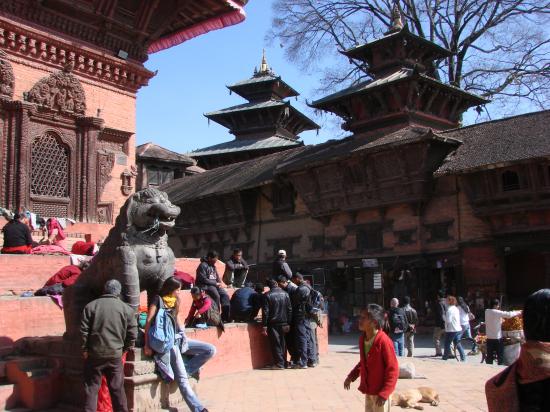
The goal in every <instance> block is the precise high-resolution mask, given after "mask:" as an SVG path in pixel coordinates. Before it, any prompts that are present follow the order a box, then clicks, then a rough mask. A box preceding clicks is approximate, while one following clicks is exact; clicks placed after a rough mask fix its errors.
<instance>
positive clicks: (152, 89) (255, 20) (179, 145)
mask: <svg viewBox="0 0 550 412" xmlns="http://www.w3.org/2000/svg"><path fill="white" fill-rule="evenodd" d="M270 3H271V1H266V0H262V1H251V2H249V4H248V5H247V6H246V13H247V18H246V20H245V21H244V22H243V23H240V24H238V25H235V26H232V27H227V28H225V29H222V30H217V31H213V32H210V33H207V34H206V35H203V36H200V37H197V38H194V39H192V40H190V41H188V42H185V43H183V44H180V45H179V46H176V47H172V48H171V49H168V50H164V51H161V52H158V53H155V54H152V55H150V57H149V60H148V61H147V62H146V64H145V65H146V67H147V68H148V69H149V70H153V71H154V70H158V74H157V75H156V76H155V77H154V78H153V79H152V80H151V81H150V83H149V86H146V87H143V88H142V89H141V90H140V91H139V93H138V100H137V142H138V144H142V143H145V142H149V141H152V142H154V143H157V144H159V145H161V146H164V147H166V148H167V149H170V150H174V151H177V152H180V153H185V152H188V151H191V150H194V149H198V148H202V147H206V146H210V145H213V144H217V143H222V142H226V141H229V140H232V139H233V135H231V134H230V133H229V132H228V131H227V129H225V128H224V127H222V126H220V125H218V124H217V123H214V122H210V125H209V124H208V119H206V117H204V116H203V113H206V112H210V111H214V110H218V109H222V108H225V107H228V106H234V105H237V104H241V103H244V102H245V100H244V99H242V98H241V97H240V96H237V95H235V94H233V95H229V90H228V89H227V88H226V87H225V86H226V85H228V84H231V83H234V82H237V81H239V80H243V79H246V78H249V77H250V76H252V74H253V71H254V67H255V66H259V65H260V62H261V58H262V49H263V48H265V49H266V56H267V59H268V63H269V64H270V65H271V67H272V68H273V69H274V71H275V72H276V73H277V74H278V75H281V76H282V78H283V80H285V81H286V82H287V83H289V84H290V85H291V86H293V87H294V88H295V89H296V90H297V91H298V92H300V93H301V95H300V96H299V97H298V101H295V100H294V99H292V104H293V105H294V106H295V107H296V108H298V110H301V111H302V112H304V113H306V114H308V115H310V116H313V115H314V114H313V112H312V111H311V110H310V109H309V108H308V107H307V106H306V104H305V100H306V99H307V100H308V101H311V100H314V99H317V98H319V97H321V96H318V95H316V96H314V95H312V90H313V89H315V87H316V86H317V84H318V81H319V79H318V78H317V77H315V75H308V74H304V73H301V72H300V71H298V69H297V68H296V67H295V66H293V65H292V64H290V63H288V62H287V61H285V59H284V57H283V49H282V48H281V47H280V46H279V45H274V46H269V45H268V44H267V43H266V41H265V35H266V32H267V30H268V29H269V27H270V25H271V7H270V6H269V4H270ZM316 120H319V119H316ZM319 121H320V120H319ZM333 135H334V134H332V135H331V134H330V132H329V131H328V130H327V131H320V133H319V136H317V134H316V132H315V131H313V132H305V133H303V134H302V135H301V136H302V137H303V140H304V142H306V143H308V144H314V143H321V142H323V141H325V140H327V139H328V138H331V137H333Z"/></svg>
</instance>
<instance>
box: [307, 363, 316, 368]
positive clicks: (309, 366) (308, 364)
mask: <svg viewBox="0 0 550 412" xmlns="http://www.w3.org/2000/svg"><path fill="white" fill-rule="evenodd" d="M316 366H317V362H308V363H307V367H308V368H314V367H316Z"/></svg>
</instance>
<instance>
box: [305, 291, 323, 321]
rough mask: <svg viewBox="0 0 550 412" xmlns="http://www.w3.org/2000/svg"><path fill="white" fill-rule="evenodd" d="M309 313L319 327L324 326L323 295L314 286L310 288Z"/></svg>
mask: <svg viewBox="0 0 550 412" xmlns="http://www.w3.org/2000/svg"><path fill="white" fill-rule="evenodd" d="M308 315H309V318H310V319H311V320H313V321H315V322H316V323H317V325H318V326H319V327H321V328H322V327H323V295H322V294H321V292H319V291H317V290H315V289H313V288H310V290H309V304H308Z"/></svg>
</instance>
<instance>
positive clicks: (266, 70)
mask: <svg viewBox="0 0 550 412" xmlns="http://www.w3.org/2000/svg"><path fill="white" fill-rule="evenodd" d="M259 72H260V73H263V74H267V73H269V65H268V64H267V59H266V58H265V49H263V50H262V64H261V65H260V70H259Z"/></svg>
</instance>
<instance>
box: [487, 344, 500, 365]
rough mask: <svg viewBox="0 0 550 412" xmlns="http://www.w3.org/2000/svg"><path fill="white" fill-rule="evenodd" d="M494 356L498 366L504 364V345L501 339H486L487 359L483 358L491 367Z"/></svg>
mask: <svg viewBox="0 0 550 412" xmlns="http://www.w3.org/2000/svg"><path fill="white" fill-rule="evenodd" d="M495 354H496V356H497V362H498V364H499V365H502V364H503V363H504V343H503V342H502V339H487V357H486V358H485V362H486V363H488V364H489V365H492V364H493V360H494V359H495Z"/></svg>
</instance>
